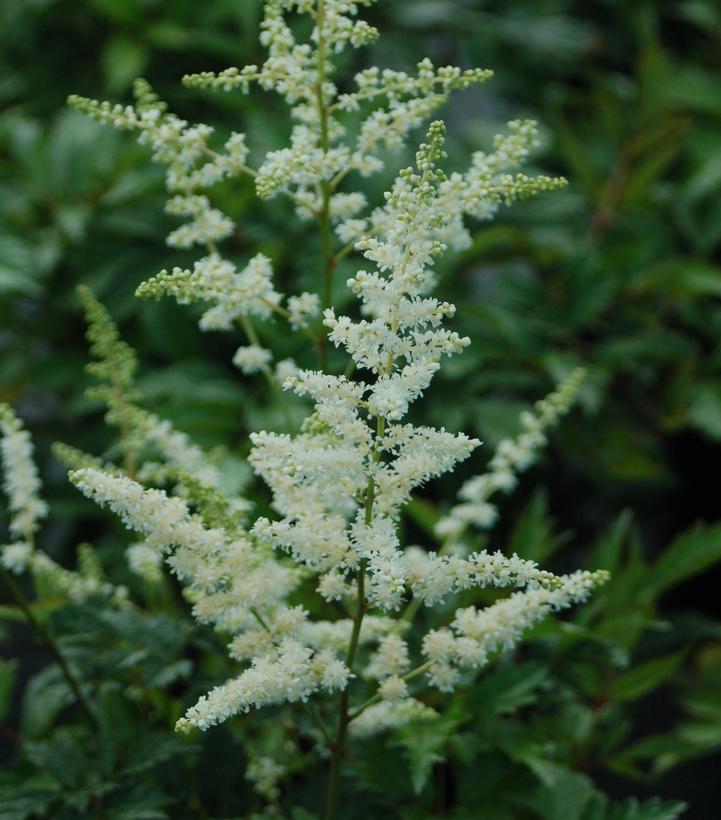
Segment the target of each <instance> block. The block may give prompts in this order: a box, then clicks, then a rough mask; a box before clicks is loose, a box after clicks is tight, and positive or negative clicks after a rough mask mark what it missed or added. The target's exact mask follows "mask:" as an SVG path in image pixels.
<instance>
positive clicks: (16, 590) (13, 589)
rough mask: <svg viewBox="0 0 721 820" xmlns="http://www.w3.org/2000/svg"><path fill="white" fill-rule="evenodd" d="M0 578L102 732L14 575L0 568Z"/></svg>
mask: <svg viewBox="0 0 721 820" xmlns="http://www.w3.org/2000/svg"><path fill="white" fill-rule="evenodd" d="M0 577H1V578H2V580H3V583H4V584H5V587H6V588H7V591H8V592H9V593H10V595H11V596H12V598H13V600H14V601H15V603H16V604H17V605H18V607H19V608H20V609H21V610H22V612H23V614H24V615H25V617H26V618H27V620H28V623H29V624H30V625H31V626H32V628H33V629H34V630H35V631H36V632H37V634H38V636H39V637H40V638H41V639H42V640H43V641H44V642H45V643H46V644H47V646H48V648H49V649H50V651H51V652H52V654H53V657H54V658H55V660H56V662H57V664H58V666H59V667H60V671H61V672H62V673H63V677H64V678H65V680H66V682H67V684H68V686H69V687H70V691H71V692H72V693H73V695H75V700H76V701H77V703H78V705H79V706H80V708H81V709H82V711H83V712H84V713H85V717H86V718H87V719H88V723H90V725H91V726H92V728H93V729H94V730H95V731H96V732H99V731H100V724H99V723H98V719H97V717H96V716H95V714H94V712H93V710H92V709H91V708H90V704H89V703H88V701H87V699H86V698H85V695H84V694H83V692H82V689H81V688H80V685H79V684H78V682H77V681H76V680H75V676H74V675H73V673H72V672H71V670H70V667H69V666H68V663H67V661H66V660H65V658H64V657H63V653H62V652H61V650H60V647H59V646H58V644H57V642H56V641H55V638H53V636H52V635H51V634H50V633H49V632H48V630H47V629H46V628H45V627H44V626H43V624H42V623H41V622H40V621H39V620H38V619H37V618H36V617H35V613H34V612H33V611H32V608H31V606H30V604H29V602H28V600H27V598H26V597H25V596H24V595H23V592H22V590H21V589H20V587H19V586H18V585H17V584H16V583H15V579H14V578H13V577H12V575H11V574H10V573H9V572H8V571H7V570H6V569H5V568H4V567H0Z"/></svg>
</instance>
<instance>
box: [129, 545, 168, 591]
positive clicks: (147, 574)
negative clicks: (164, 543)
mask: <svg viewBox="0 0 721 820" xmlns="http://www.w3.org/2000/svg"><path fill="white" fill-rule="evenodd" d="M125 555H126V557H127V559H128V566H129V567H130V569H131V570H132V571H133V572H134V573H135V574H136V575H138V576H140V577H141V578H142V579H143V580H145V581H147V582H148V583H150V584H157V583H158V582H159V581H160V580H161V578H162V577H163V553H162V552H160V551H159V550H157V549H154V548H153V547H151V546H149V545H148V544H144V543H142V542H141V543H138V544H131V545H130V546H129V547H128V548H127V550H126V551H125Z"/></svg>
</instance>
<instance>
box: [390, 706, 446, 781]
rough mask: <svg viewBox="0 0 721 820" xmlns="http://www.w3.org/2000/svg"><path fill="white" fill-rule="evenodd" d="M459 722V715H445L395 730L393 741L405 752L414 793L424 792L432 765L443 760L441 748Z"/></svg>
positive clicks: (442, 748)
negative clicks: (394, 739)
mask: <svg viewBox="0 0 721 820" xmlns="http://www.w3.org/2000/svg"><path fill="white" fill-rule="evenodd" d="M458 723H459V718H456V717H453V716H452V715H445V716H444V717H443V718H441V719H440V720H433V721H427V722H416V723H412V724H409V725H408V726H407V727H404V728H403V729H401V730H400V731H399V732H398V740H397V741H396V744H397V745H399V746H402V747H403V749H404V751H405V753H406V757H407V759H408V765H409V768H410V773H411V781H412V784H413V791H414V792H415V793H416V794H420V793H421V792H422V791H423V788H424V786H425V785H426V783H427V782H428V777H429V776H430V773H431V770H432V769H433V766H434V765H435V764H436V763H441V762H442V761H443V760H444V755H443V751H444V749H445V747H446V745H447V743H448V742H449V741H450V739H451V738H452V737H453V735H454V733H455V731H456V727H457V726H458Z"/></svg>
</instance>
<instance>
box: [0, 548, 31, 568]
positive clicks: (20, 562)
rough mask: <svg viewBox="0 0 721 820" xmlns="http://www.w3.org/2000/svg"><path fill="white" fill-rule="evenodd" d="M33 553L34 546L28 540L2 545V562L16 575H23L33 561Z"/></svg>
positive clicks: (0, 550)
mask: <svg viewBox="0 0 721 820" xmlns="http://www.w3.org/2000/svg"><path fill="white" fill-rule="evenodd" d="M33 554H34V547H33V545H32V544H28V542H27V541H15V542H13V543H12V544H4V545H3V546H0V564H2V566H3V567H5V569H7V570H9V571H10V572H12V573H14V574H15V575H21V574H22V573H23V572H25V570H26V569H27V568H28V566H29V564H30V563H31V561H32V558H33Z"/></svg>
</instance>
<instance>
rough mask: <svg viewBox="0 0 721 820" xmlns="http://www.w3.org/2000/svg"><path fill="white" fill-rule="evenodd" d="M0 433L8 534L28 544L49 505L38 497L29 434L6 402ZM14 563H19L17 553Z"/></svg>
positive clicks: (0, 407)
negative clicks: (7, 513) (7, 510)
mask: <svg viewBox="0 0 721 820" xmlns="http://www.w3.org/2000/svg"><path fill="white" fill-rule="evenodd" d="M0 433H2V439H0V459H1V460H2V466H3V476H4V477H3V488H4V490H5V493H6V495H7V499H8V509H9V511H10V533H11V534H12V536H13V537H14V538H17V539H18V540H23V541H25V542H26V543H30V544H31V543H32V539H33V535H34V533H35V532H36V531H37V529H38V527H39V526H40V521H41V520H42V519H43V518H44V517H45V516H46V515H47V511H48V508H47V505H46V504H45V502H44V501H43V500H42V499H41V498H40V478H39V477H38V471H37V467H36V466H35V461H34V460H33V444H32V441H31V439H30V434H29V433H28V432H27V430H25V429H24V428H23V426H22V424H21V423H20V420H19V419H18V417H17V416H16V415H15V414H14V413H13V411H12V408H11V407H10V406H9V405H7V404H0ZM14 563H16V564H17V563H18V558H17V556H16V560H15V562H14Z"/></svg>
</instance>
